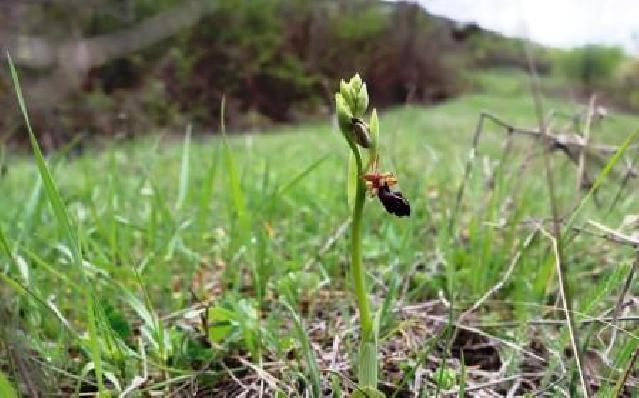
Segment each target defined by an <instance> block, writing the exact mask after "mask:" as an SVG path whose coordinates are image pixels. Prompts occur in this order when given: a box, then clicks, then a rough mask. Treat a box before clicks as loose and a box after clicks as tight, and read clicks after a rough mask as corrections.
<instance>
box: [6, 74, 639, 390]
mask: <svg viewBox="0 0 639 398" xmlns="http://www.w3.org/2000/svg"><path fill="white" fill-rule="evenodd" d="M477 80H478V85H479V86H480V87H481V92H478V93H471V94H467V95H464V96H462V97H460V98H458V99H455V100H452V101H449V102H446V103H443V104H441V105H438V106H433V107H429V108H424V107H420V106H410V105H409V106H404V107H401V108H396V109H393V110H391V111H388V112H386V113H383V114H382V115H381V117H380V123H379V129H380V131H381V132H383V133H382V134H380V136H379V141H380V147H381V148H384V151H383V153H384V159H385V165H386V166H387V167H388V168H390V169H393V170H395V171H396V172H397V174H398V175H401V176H402V182H403V185H402V190H403V192H404V193H405V195H406V197H409V198H411V208H412V214H411V217H410V218H409V219H401V220H400V219H398V218H395V217H389V216H388V215H387V214H385V212H384V210H383V208H382V207H381V206H370V208H368V209H367V212H366V219H367V221H366V224H367V227H366V230H367V233H366V234H363V235H362V254H363V258H362V261H363V263H364V264H365V270H366V273H365V277H366V283H367V285H368V286H369V287H370V288H369V289H368V290H369V294H370V295H371V298H372V300H371V301H372V302H373V303H374V305H375V307H376V308H378V311H377V316H376V317H377V319H378V321H377V322H378V324H379V340H378V348H379V361H380V362H379V364H380V367H379V383H378V384H377V388H378V389H379V390H380V391H382V392H383V393H384V394H386V395H387V396H407V395H412V394H414V393H415V391H417V393H420V391H421V394H424V395H425V396H432V395H435V394H437V393H438V392H439V393H447V394H449V393H450V394H458V395H462V396H463V395H464V393H471V394H473V393H475V392H477V393H480V392H482V391H487V390H492V391H494V392H496V393H498V394H502V395H505V394H506V393H508V392H509V391H512V392H513V394H515V395H523V394H525V393H527V392H532V391H542V390H543V391H547V392H548V393H549V394H551V395H555V394H557V395H558V394H562V391H563V393H565V394H569V395H572V396H576V395H577V394H579V393H580V392H581V387H580V382H579V377H578V374H577V373H578V372H577V370H583V372H585V377H586V380H587V382H588V388H590V389H592V390H593V392H596V393H597V394H598V395H599V396H602V397H607V396H614V395H615V394H616V393H620V392H621V391H624V393H626V394H636V393H637V387H636V384H635V381H634V380H635V378H636V377H637V375H636V370H635V369H634V365H633V363H634V359H635V358H636V349H637V347H638V346H639V338H638V337H637V332H638V331H637V324H636V322H633V318H632V317H627V316H626V312H625V311H626V308H628V307H626V305H625V303H626V299H624V296H625V297H630V295H635V294H636V293H637V291H636V288H635V286H634V285H635V284H634V283H633V280H632V271H631V269H632V266H633V261H634V258H635V253H634V248H632V247H628V246H623V245H619V244H617V243H615V241H614V240H611V239H609V238H610V236H613V235H610V234H609V233H607V234H603V233H600V232H601V231H600V230H597V229H593V225H595V224H592V223H589V222H588V220H592V221H596V223H598V224H599V225H606V226H614V227H611V228H614V232H615V233H618V234H625V235H622V236H626V235H627V236H629V235H630V233H631V232H630V231H631V230H632V228H633V225H635V224H634V223H635V222H636V220H635V218H634V217H633V216H632V215H633V214H635V213H636V212H637V209H638V207H637V206H638V203H637V199H636V197H635V195H630V194H627V193H628V192H630V191H629V190H627V189H626V188H622V186H621V184H620V183H619V182H618V181H616V180H615V179H614V178H613V176H614V175H615V174H616V173H617V172H621V179H622V180H623V177H624V174H623V167H622V168H621V169H620V166H621V165H622V162H619V161H618V160H619V159H621V157H620V156H621V155H622V152H624V150H626V151H627V153H626V154H624V156H625V155H627V154H629V153H631V152H632V151H635V149H633V148H634V147H631V146H628V144H629V142H630V141H628V140H626V138H627V137H628V136H629V133H630V132H632V131H634V130H636V127H637V125H639V123H638V122H639V120H638V119H637V118H636V117H632V116H628V115H623V114H615V115H613V116H611V117H610V118H609V119H603V121H599V122H597V123H591V124H588V126H589V128H590V127H591V128H590V135H591V137H592V139H593V140H594V141H598V142H600V143H605V144H609V145H613V144H616V145H618V146H616V148H617V149H615V153H616V155H614V156H613V153H610V152H608V155H607V156H606V157H605V158H604V159H603V163H602V164H597V162H594V161H592V162H591V161H590V160H589V161H588V162H587V163H586V169H587V170H588V171H589V172H590V173H591V174H590V176H592V177H593V180H594V184H593V185H591V186H590V188H586V190H585V191H584V190H581V189H579V188H577V184H576V181H577V180H578V178H577V175H578V173H577V172H576V170H577V168H576V167H575V166H574V162H572V161H571V160H570V159H569V157H567V156H564V155H563V154H562V152H561V151H559V152H554V153H551V154H548V155H549V156H550V159H552V161H551V162H550V163H552V166H551V167H552V169H553V170H554V171H555V175H556V178H557V183H556V185H555V186H554V188H555V195H556V205H557V207H558V211H559V215H560V216H561V219H562V220H569V221H567V222H564V223H562V224H561V225H562V229H561V236H560V237H559V239H560V240H561V242H562V256H563V257H562V258H563V266H565V269H566V270H567V272H566V275H565V276H566V280H565V285H566V287H567V288H568V289H567V291H568V294H569V301H570V302H571V303H572V309H571V314H572V315H573V318H574V323H575V326H576V327H575V330H574V331H573V332H574V334H577V335H578V336H579V337H580V342H581V344H580V345H579V349H580V350H581V353H583V354H584V363H583V366H582V367H583V368H584V369H585V370H584V369H578V367H577V364H576V362H575V360H574V358H575V355H574V351H573V350H572V349H571V344H570V340H571V339H570V337H571V335H572V334H573V333H570V331H569V328H568V327H567V325H566V322H565V317H564V313H563V312H562V311H563V310H562V308H563V307H562V304H561V300H560V293H561V292H562V290H561V289H560V286H559V285H558V279H557V277H558V275H559V274H558V271H557V264H558V261H557V260H558V257H557V256H556V252H555V251H553V250H552V248H553V247H554V246H553V242H556V239H557V238H558V236H557V235H555V234H553V232H552V227H551V225H550V223H549V221H548V218H547V217H548V214H549V210H548V199H547V198H548V196H549V195H548V192H547V189H548V185H547V182H546V179H545V176H544V173H543V170H544V167H545V166H544V165H545V164H548V163H549V162H548V161H547V160H544V158H543V157H542V155H541V153H542V152H543V151H542V146H541V145H538V144H537V143H536V142H537V141H535V140H534V139H532V138H530V137H521V136H517V135H510V137H511V140H510V141H509V140H507V139H506V137H508V136H509V135H507V132H508V131H507V130H503V129H501V128H499V127H494V126H493V125H491V124H486V125H485V127H484V131H483V134H482V136H481V139H480V140H479V141H478V146H477V156H476V157H475V160H476V161H475V162H474V163H473V164H474V166H475V167H471V168H470V169H468V170H469V173H468V175H467V177H465V168H464V164H465V162H466V160H467V153H468V150H469V147H470V146H471V142H472V138H473V137H472V134H473V131H474V129H475V126H476V124H477V120H478V117H479V115H480V112H481V111H482V110H483V111H490V112H492V113H495V114H498V115H499V117H500V118H503V120H507V121H508V122H509V123H512V124H513V125H515V126H524V127H530V126H535V125H536V121H535V118H534V116H533V115H534V114H535V112H534V106H535V102H534V100H533V99H532V98H531V96H530V95H529V94H528V87H529V84H528V81H527V77H526V76H524V75H522V74H520V73H517V72H512V73H509V74H506V73H503V72H499V73H493V72H483V73H482V74H481V75H479V76H478V79H477ZM543 105H544V106H545V110H549V109H551V108H552V109H554V110H556V111H557V114H558V115H561V114H568V115H572V114H574V112H575V109H573V108H570V107H568V106H566V105H564V104H563V103H561V102H560V101H558V100H546V101H544V102H543ZM27 107H28V103H27ZM577 111H580V112H581V111H583V110H582V109H577ZM573 120H574V119H573V118H570V119H569V121H568V122H566V124H565V126H574V124H573ZM580 120H585V119H583V118H582V119H580ZM556 123H558V124H555V125H556V126H558V127H557V128H563V127H565V126H564V124H563V119H561V118H560V119H558V121H557V122H556ZM372 124H373V123H372V122H371V125H372ZM586 125H587V124H582V126H586ZM222 126H223V123H222ZM371 128H372V126H371ZM566 128H568V127H566ZM335 130H336V128H335V127H333V126H332V125H331V124H329V123H326V122H322V123H317V124H304V125H300V126H298V127H291V128H286V129H278V130H273V131H271V132H273V133H275V132H276V133H277V134H247V135H240V136H230V135H229V136H221V137H219V136H218V137H215V138H207V139H204V138H199V137H195V138H192V137H191V130H188V131H187V132H186V133H185V136H184V140H183V141H181V142H175V141H174V142H168V141H167V140H165V139H162V137H160V136H156V135H150V136H146V137H139V138H135V139H133V140H132V141H131V142H127V143H124V144H123V143H120V144H118V143H115V142H108V143H107V144H106V146H105V147H104V148H103V149H92V150H87V151H86V152H84V153H82V154H79V155H77V156H75V157H74V158H69V157H65V156H63V153H59V154H58V153H54V154H52V155H51V156H50V157H49V158H48V159H46V161H45V159H44V158H43V157H42V154H41V152H40V151H39V150H38V146H37V143H36V142H35V141H32V143H33V149H34V156H35V160H36V162H35V163H34V162H33V159H32V157H31V156H28V157H27V156H23V155H19V154H9V155H7V156H8V158H9V160H10V161H9V162H8V169H7V170H6V173H5V175H4V176H3V177H2V178H1V179H0V186H1V189H2V192H3V195H2V196H0V209H2V214H3V216H2V217H0V249H1V250H0V252H1V253H2V254H1V256H2V257H1V260H0V266H1V267H2V271H3V272H2V273H0V277H1V278H2V287H1V288H0V294H1V295H2V298H1V299H0V306H1V307H0V317H1V318H2V321H3V324H4V325H5V327H3V328H2V329H0V333H1V335H0V350H1V352H2V354H1V355H0V369H1V372H2V373H4V376H3V375H2V373H0V391H3V394H5V395H6V394H12V390H14V389H19V390H20V391H22V392H23V393H24V394H25V395H27V396H29V395H33V394H34V392H35V391H43V390H44V391H51V392H54V393H56V394H62V395H73V394H74V393H79V392H81V393H90V392H97V391H100V392H101V394H102V395H103V396H107V395H108V394H111V395H118V394H121V393H125V392H126V393H130V394H131V395H132V396H144V395H146V394H150V393H152V392H155V393H158V394H163V395H168V394H172V395H174V396H180V395H184V396H186V395H190V392H191V391H196V392H197V393H198V394H200V395H207V394H209V395H214V396H224V395H225V394H226V396H237V395H239V394H240V393H243V392H246V393H247V394H250V395H254V396H259V394H263V395H264V396H305V394H306V392H307V391H308V392H309V393H312V394H314V395H315V396H317V395H319V392H324V393H327V394H329V395H331V396H345V395H344V394H348V393H353V396H358V394H362V391H361V390H358V389H357V387H356V386H357V385H358V380H357V377H358V376H357V374H356V372H355V371H354V370H355V369H357V358H358V356H357V351H358V349H357V332H356V331H357V324H358V322H357V321H356V318H353V317H354V316H356V314H357V311H356V309H355V302H354V301H353V299H352V296H351V295H350V294H348V293H346V292H349V291H351V290H352V289H351V285H352V284H353V282H354V281H353V280H352V279H351V278H350V277H349V275H350V273H349V271H348V270H349V265H350V263H351V260H350V251H351V249H350V243H349V239H347V237H348V232H347V231H348V226H349V219H350V209H349V206H347V205H346V204H347V202H348V200H347V196H348V195H347V189H345V187H346V186H347V172H346V167H345V166H344V165H345V164H346V163H347V154H348V151H347V150H346V148H345V146H344V142H343V139H344V138H343V137H342V136H341V134H339V133H338V132H336V131H335ZM635 135H636V134H635ZM513 137H514V138H513ZM631 138H632V136H631ZM508 142H510V143H509V144H507V148H508V150H504V151H502V149H501V147H502V145H506V143H508ZM622 144H623V145H622ZM593 145H594V144H593ZM632 153H634V152H632ZM613 166H614V167H613ZM592 168H594V170H592ZM462 182H465V191H464V194H463V196H462V197H461V201H460V205H459V206H456V198H457V197H458V196H457V192H458V187H459V186H460V184H461V183H462ZM630 183H632V182H630ZM577 232H578V233H577ZM606 237H608V238H606ZM553 239H555V240H554V241H553ZM626 281H630V285H629V288H627V289H626V288H624V285H625V284H626ZM617 303H622V305H621V306H620V307H619V306H618V305H617ZM610 308H619V309H620V310H619V311H614V313H611V312H610ZM469 310H470V312H468V311H469ZM362 321H363V320H361V319H360V322H362ZM611 342H612V343H611ZM5 379H6V380H5ZM7 391H9V392H8V393H6V392H7ZM9 396H10V395H9ZM359 396H361V395H359Z"/></svg>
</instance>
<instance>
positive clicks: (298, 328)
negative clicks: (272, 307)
mask: <svg viewBox="0 0 639 398" xmlns="http://www.w3.org/2000/svg"><path fill="white" fill-rule="evenodd" d="M282 304H284V307H286V309H287V310H288V311H289V312H290V314H291V316H292V317H293V322H294V323H295V333H296V334H297V338H298V340H299V342H300V345H301V346H302V354H303V355H304V360H305V361H306V367H307V373H308V376H309V378H310V379H311V387H312V389H313V396H314V397H319V396H320V393H321V391H322V383H321V375H320V371H319V367H318V366H317V360H316V359H315V352H314V351H313V347H311V342H310V340H309V338H308V335H307V334H306V331H305V328H304V324H303V323H302V320H301V319H300V317H299V315H297V313H296V312H295V310H294V309H293V307H291V306H290V305H289V304H288V303H287V302H286V301H283V300H282Z"/></svg>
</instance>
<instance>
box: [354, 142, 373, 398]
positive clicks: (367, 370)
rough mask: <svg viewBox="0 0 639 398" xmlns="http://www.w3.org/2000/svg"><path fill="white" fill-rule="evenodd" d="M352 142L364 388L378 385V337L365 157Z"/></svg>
mask: <svg viewBox="0 0 639 398" xmlns="http://www.w3.org/2000/svg"><path fill="white" fill-rule="evenodd" d="M348 144H349V146H350V147H351V150H352V151H353V155H354V156H355V162H356V164H357V176H358V179H357V189H356V191H355V203H354V206H353V225H352V234H351V256H352V258H351V272H352V276H353V284H354V287H355V295H356V296H357V305H358V308H359V320H360V333H361V337H360V339H361V340H360V352H359V383H360V386H361V387H373V388H376V387H377V341H376V340H377V339H376V333H375V331H374V327H373V317H372V315H371V310H370V304H369V301H368V292H367V289H366V278H365V275H364V267H363V264H362V221H363V220H362V218H363V212H364V202H365V199H366V185H365V183H364V180H363V179H362V178H361V176H362V175H363V168H362V158H361V156H360V154H359V150H358V149H357V146H356V145H355V143H354V142H352V141H351V140H348Z"/></svg>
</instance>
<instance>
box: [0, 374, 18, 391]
mask: <svg viewBox="0 0 639 398" xmlns="http://www.w3.org/2000/svg"><path fill="white" fill-rule="evenodd" d="M0 397H4V398H18V394H17V393H16V390H15V388H13V385H11V382H10V381H9V379H8V378H7V376H5V374H4V373H3V372H2V371H0Z"/></svg>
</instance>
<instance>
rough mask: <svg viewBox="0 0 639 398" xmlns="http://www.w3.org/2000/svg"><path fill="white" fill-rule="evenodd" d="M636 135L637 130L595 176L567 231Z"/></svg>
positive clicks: (573, 214)
mask: <svg viewBox="0 0 639 398" xmlns="http://www.w3.org/2000/svg"><path fill="white" fill-rule="evenodd" d="M637 135H639V129H637V130H635V131H634V132H633V133H632V134H630V135H629V136H628V137H627V138H626V140H625V141H624V142H623V144H622V145H621V146H620V147H619V149H617V152H615V154H614V155H613V156H612V157H611V158H610V160H609V161H608V163H606V165H605V166H604V168H603V169H602V170H601V172H599V174H598V175H597V178H596V179H595V182H594V184H592V187H591V188H590V190H589V191H588V193H587V194H586V196H584V197H583V199H581V202H579V205H578V206H577V208H576V209H575V211H574V212H573V213H572V215H571V216H570V219H568V223H567V224H566V230H567V231H569V230H570V228H571V227H572V225H573V223H574V222H575V220H576V218H577V216H578V215H579V213H580V212H581V211H582V210H583V208H584V206H585V205H586V203H588V202H589V201H590V199H591V198H592V195H593V194H594V193H595V192H596V191H597V189H599V187H600V186H601V184H602V183H603V182H604V180H605V179H606V177H608V174H610V172H611V171H612V168H613V167H614V166H615V165H616V164H617V162H619V160H620V159H621V157H622V156H623V154H624V153H625V152H626V149H628V147H629V146H630V144H632V142H633V141H634V140H635V138H637Z"/></svg>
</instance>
